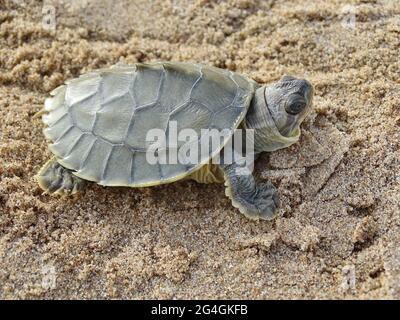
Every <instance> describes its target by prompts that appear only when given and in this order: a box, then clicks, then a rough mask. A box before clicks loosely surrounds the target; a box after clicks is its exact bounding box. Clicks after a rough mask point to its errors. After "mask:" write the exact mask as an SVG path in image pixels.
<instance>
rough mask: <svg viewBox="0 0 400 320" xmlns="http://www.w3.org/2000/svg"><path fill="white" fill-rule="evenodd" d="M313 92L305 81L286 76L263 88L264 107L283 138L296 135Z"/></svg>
mask: <svg viewBox="0 0 400 320" xmlns="http://www.w3.org/2000/svg"><path fill="white" fill-rule="evenodd" d="M313 92H314V90H313V87H312V85H311V83H310V82H308V81H307V80H305V79H296V78H294V77H292V76H287V75H285V76H283V77H282V79H281V80H279V81H278V82H276V83H274V84H272V85H270V86H266V87H265V91H264V96H265V102H266V106H267V108H268V110H269V112H270V113H271V116H272V118H273V120H274V122H275V125H276V127H277V129H278V130H279V132H280V133H281V134H282V135H283V136H286V137H290V136H292V135H293V134H296V131H297V130H298V128H299V126H300V124H301V123H302V122H303V120H304V118H305V117H306V115H307V114H308V113H309V111H310V109H311V102H312V98H313Z"/></svg>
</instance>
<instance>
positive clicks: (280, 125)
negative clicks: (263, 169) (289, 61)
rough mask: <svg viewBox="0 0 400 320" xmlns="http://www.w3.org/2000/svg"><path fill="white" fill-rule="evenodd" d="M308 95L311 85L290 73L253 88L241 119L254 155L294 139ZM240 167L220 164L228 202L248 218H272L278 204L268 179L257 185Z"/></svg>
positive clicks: (308, 98)
mask: <svg viewBox="0 0 400 320" xmlns="http://www.w3.org/2000/svg"><path fill="white" fill-rule="evenodd" d="M312 97H313V88H312V85H311V84H310V83H309V82H308V81H306V80H304V79H296V78H294V77H291V76H284V77H283V78H282V79H281V80H280V81H279V82H277V83H275V84H272V85H269V86H264V87H260V88H259V89H257V91H256V94H255V97H254V99H253V101H252V104H251V106H250V109H249V111H248V113H247V115H246V120H245V126H246V128H248V129H254V135H255V138H254V140H255V145H254V149H255V151H256V154H259V153H260V152H263V151H274V150H277V149H281V148H284V147H287V146H289V145H291V144H293V143H294V142H296V141H297V140H298V136H299V133H300V131H299V126H300V124H301V122H302V121H303V120H304V118H305V117H306V115H307V114H308V112H309V111H310V108H311V103H312ZM242 167H243V165H242V164H238V163H233V164H229V165H221V168H222V169H223V171H224V173H225V178H226V182H225V184H226V185H227V192H226V193H227V195H228V196H229V197H230V198H231V200H232V204H233V205H234V206H235V207H237V208H239V209H240V211H241V212H242V213H244V214H245V215H246V216H247V217H249V218H253V219H267V220H269V219H271V218H273V217H274V215H275V212H276V209H277V207H278V205H279V199H278V195H277V191H276V189H275V187H274V186H273V185H272V184H271V183H269V182H267V183H259V184H257V183H256V181H255V179H254V177H253V175H252V174H251V173H249V174H247V175H243V170H240V169H241V168H242ZM242 169H243V168H242Z"/></svg>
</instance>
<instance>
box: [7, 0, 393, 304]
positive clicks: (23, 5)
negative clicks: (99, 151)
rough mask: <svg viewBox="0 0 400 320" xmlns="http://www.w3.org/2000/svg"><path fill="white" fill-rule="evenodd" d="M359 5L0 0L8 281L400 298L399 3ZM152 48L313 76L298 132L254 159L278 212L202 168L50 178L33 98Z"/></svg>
mask: <svg viewBox="0 0 400 320" xmlns="http://www.w3.org/2000/svg"><path fill="white" fill-rule="evenodd" d="M348 4H349V2H348V1H341V0H331V1H326V0H325V1H318V4H317V3H316V2H315V1H300V0H297V1H285V0H276V1H273V0H270V1H268V0H267V1H261V0H259V1H257V0H254V1H251V0H230V1H206V0H198V1H195V0H193V1H190V0H173V1H166V0H164V1H161V0H160V1H144V0H142V1H118V3H114V2H113V1H111V0H102V1H99V0H98V1H95V0H86V1H69V2H68V1H45V5H46V6H45V9H44V11H43V12H42V9H43V3H42V2H41V1H24V0H14V1H11V0H6V1H5V2H4V1H2V2H1V3H0V297H1V298H3V299H8V298H25V299H33V298H69V299H77V298H123V299H127V298H134V299H144V298H161V299H164V298H176V299H190V298H195V299H200V298H203V299H207V298H222V299H225V298H239V299H275V298H278V299H283V298H293V299H305V298H323V299H327V298H336V299H338V298H339V299H340V298H356V299H372V298H379V299H383V298H397V299H398V298H400V248H399V245H398V244H399V240H400V233H399V231H400V230H399V228H400V227H399V226H400V173H399V168H400V166H399V164H400V62H399V51H400V4H399V3H398V1H397V0H393V1H390V0H387V1H385V0H382V1H380V0H376V1H366V0H363V1H361V0H360V1H357V0H354V1H351V2H350V6H348ZM346 5H347V6H346ZM52 12H55V13H56V25H55V26H56V28H55V30H51V29H49V28H48V26H49V24H46V25H44V26H43V21H44V23H49V22H50V25H51V23H52V22H53V21H52V16H51V14H52ZM43 19H44V20H43ZM157 60H171V61H194V62H203V63H206V64H209V65H214V66H217V67H221V68H226V69H230V70H233V71H236V72H239V73H243V74H245V75H247V76H249V77H251V78H253V79H254V80H256V81H258V82H260V83H268V82H272V81H275V80H277V79H279V78H280V77H281V76H282V75H283V74H292V75H296V76H301V77H306V78H307V79H308V80H310V81H311V82H312V83H313V84H314V86H315V97H314V109H313V112H312V114H311V115H310V117H309V118H308V119H307V121H306V122H305V124H304V125H303V134H302V137H301V140H300V142H299V143H298V144H296V145H293V146H292V147H290V148H288V149H285V150H281V151H278V152H275V153H271V154H266V155H263V156H262V158H261V159H260V160H259V162H258V163H257V167H256V173H257V175H258V177H259V179H260V180H270V181H271V182H273V183H274V184H275V185H276V186H277V187H278V189H279V192H280V195H281V203H282V206H281V208H280V210H279V213H278V217H277V218H276V219H275V220H273V221H259V222H255V221H250V220H248V219H246V218H245V217H244V216H243V215H241V214H240V213H239V212H238V211H237V210H236V209H235V208H233V207H232V206H231V204H230V201H229V200H228V199H227V198H226V197H225V195H224V187H223V185H201V184H197V183H195V182H191V181H184V182H178V183H174V184H170V185H163V186H157V187H153V188H143V189H129V188H104V187H101V186H98V185H95V184H91V185H89V187H88V188H87V190H85V191H84V192H83V193H82V194H81V195H80V196H76V197H73V198H60V197H51V196H48V195H42V192H41V190H40V188H39V187H38V185H37V183H36V182H35V180H34V175H35V174H36V173H37V171H38V170H39V168H40V167H41V166H42V165H43V164H44V163H45V161H47V160H48V159H49V158H50V157H51V153H50V152H49V150H48V149H47V142H46V140H45V138H44V136H43V134H42V129H43V124H42V122H41V120H40V118H34V117H33V115H34V114H35V113H36V112H37V111H39V110H40V109H41V108H42V105H43V102H44V99H45V98H46V97H47V96H48V93H49V92H50V91H51V90H52V89H54V88H55V87H57V86H58V85H61V84H62V83H63V82H64V81H65V80H67V79H70V78H73V77H76V76H78V75H79V74H81V73H84V72H87V71H89V70H92V69H95V68H100V67H106V66H110V65H112V64H115V63H116V62H118V61H122V62H125V63H135V62H138V61H141V62H147V61H157Z"/></svg>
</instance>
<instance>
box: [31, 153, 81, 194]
mask: <svg viewBox="0 0 400 320" xmlns="http://www.w3.org/2000/svg"><path fill="white" fill-rule="evenodd" d="M36 179H37V181H38V183H39V186H40V188H42V189H43V190H44V193H45V194H47V193H51V194H67V195H68V194H71V195H72V194H75V193H77V192H79V191H81V190H82V189H83V187H84V185H85V181H84V180H82V179H81V178H79V177H77V176H75V175H74V174H73V173H72V171H71V170H69V169H66V168H64V167H63V166H62V165H60V164H59V163H58V162H57V159H56V158H52V159H50V160H49V161H47V162H46V164H45V165H44V166H43V167H42V168H41V169H40V170H39V173H38V174H37V175H36Z"/></svg>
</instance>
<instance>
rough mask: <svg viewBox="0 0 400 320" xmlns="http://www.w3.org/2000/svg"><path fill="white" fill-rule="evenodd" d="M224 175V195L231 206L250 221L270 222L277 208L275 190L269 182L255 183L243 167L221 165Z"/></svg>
mask: <svg viewBox="0 0 400 320" xmlns="http://www.w3.org/2000/svg"><path fill="white" fill-rule="evenodd" d="M221 169H222V170H223V171H224V175H225V186H226V190H225V194H226V195H227V196H228V197H229V198H230V199H231V200H232V205H233V206H234V207H236V208H238V209H239V211H240V212H241V213H243V214H244V215H245V216H246V217H248V218H251V219H264V220H270V219H272V218H274V216H275V214H276V209H277V207H278V206H279V198H278V193H277V191H276V188H275V187H274V186H273V185H272V184H271V183H269V182H267V183H256V181H255V179H254V177H253V175H252V174H251V173H250V172H248V171H247V172H246V168H245V166H244V165H239V164H236V163H233V164H229V165H221Z"/></svg>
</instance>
